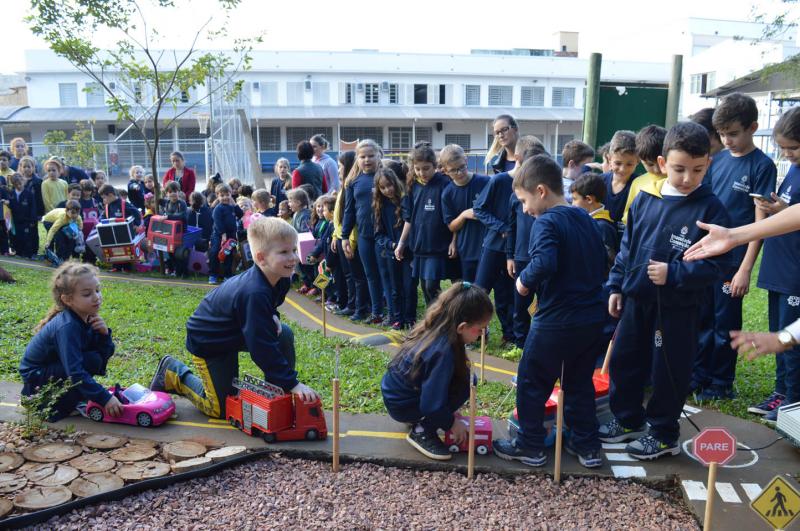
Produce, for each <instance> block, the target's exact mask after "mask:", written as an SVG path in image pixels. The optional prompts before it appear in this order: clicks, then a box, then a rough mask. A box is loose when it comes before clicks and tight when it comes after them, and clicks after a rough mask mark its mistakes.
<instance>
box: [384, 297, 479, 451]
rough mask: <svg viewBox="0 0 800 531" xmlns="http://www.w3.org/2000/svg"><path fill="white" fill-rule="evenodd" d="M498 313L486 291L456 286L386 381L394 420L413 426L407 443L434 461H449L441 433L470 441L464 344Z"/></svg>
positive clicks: (412, 337)
mask: <svg viewBox="0 0 800 531" xmlns="http://www.w3.org/2000/svg"><path fill="white" fill-rule="evenodd" d="M493 313H494V307H493V306H492V301H491V300H490V299H489V296H488V295H487V294H486V292H485V291H484V290H483V289H482V288H479V287H478V286H476V285H474V284H471V283H469V282H457V283H455V284H453V285H452V286H451V287H450V288H449V289H448V290H446V291H444V292H442V293H441V294H440V295H439V296H438V297H437V298H436V299H435V300H434V301H433V302H432V303H431V305H430V306H429V307H428V311H427V312H425V319H424V320H423V321H422V322H420V323H418V324H417V325H416V326H415V327H414V328H413V329H412V330H411V332H409V334H408V337H407V338H406V340H405V342H404V343H403V346H402V348H401V349H400V352H398V354H397V355H396V356H395V357H394V359H393V360H392V361H391V362H390V363H389V368H388V370H387V371H386V374H385V375H384V376H383V380H381V393H382V394H383V403H384V404H385V405H386V409H387V410H388V412H389V416H391V417H392V418H393V419H394V420H396V421H398V422H407V423H409V424H411V425H412V427H411V431H409V433H408V435H407V436H406V440H407V441H408V442H409V443H411V446H413V447H414V448H416V449H417V450H419V451H420V452H422V454H423V455H426V456H427V457H430V458H431V459H437V460H440V461H445V460H448V459H450V451H449V450H448V448H447V446H445V444H444V443H443V442H442V440H441V439H440V438H439V435H438V434H437V430H439V429H441V430H452V432H453V438H454V439H455V440H456V442H457V443H461V442H462V441H464V440H465V439H466V437H467V430H466V428H465V427H464V424H462V423H460V422H454V415H455V413H456V412H457V411H458V410H459V409H460V408H461V407H462V406H463V405H464V403H465V402H466V401H467V398H468V397H469V383H470V382H469V378H470V363H469V360H468V359H467V354H466V350H465V348H464V345H466V344H469V343H472V342H474V341H475V340H477V339H478V338H479V337H480V336H481V331H482V330H484V329H485V328H486V327H487V326H489V321H490V320H491V318H492V314H493Z"/></svg>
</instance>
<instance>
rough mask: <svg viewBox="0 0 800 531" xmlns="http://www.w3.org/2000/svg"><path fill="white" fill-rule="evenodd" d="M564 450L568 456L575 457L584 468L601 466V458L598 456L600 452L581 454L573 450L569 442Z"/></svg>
mask: <svg viewBox="0 0 800 531" xmlns="http://www.w3.org/2000/svg"><path fill="white" fill-rule="evenodd" d="M564 449H565V450H566V451H567V453H568V454H570V455H574V456H576V457H577V458H578V462H579V463H580V464H581V465H583V466H585V467H586V468H599V467H601V466H603V458H602V457H601V456H600V450H592V451H590V452H583V453H581V452H579V451H578V450H576V449H575V448H573V447H572V445H571V444H570V443H569V442H568V443H566V444H565V445H564Z"/></svg>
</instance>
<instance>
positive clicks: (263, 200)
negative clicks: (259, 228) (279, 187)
mask: <svg viewBox="0 0 800 531" xmlns="http://www.w3.org/2000/svg"><path fill="white" fill-rule="evenodd" d="M251 199H252V200H253V202H254V203H255V202H256V201H257V202H258V203H259V204H260V205H261V206H263V207H264V208H270V207H271V206H272V194H271V193H269V190H266V189H264V188H259V189H258V190H254V191H253V197H252V198H251Z"/></svg>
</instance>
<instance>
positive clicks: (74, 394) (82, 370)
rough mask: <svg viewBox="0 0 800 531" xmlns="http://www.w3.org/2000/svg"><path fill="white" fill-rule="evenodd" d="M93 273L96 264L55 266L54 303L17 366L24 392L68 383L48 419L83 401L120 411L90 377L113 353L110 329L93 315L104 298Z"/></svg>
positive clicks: (112, 412)
mask: <svg viewBox="0 0 800 531" xmlns="http://www.w3.org/2000/svg"><path fill="white" fill-rule="evenodd" d="M97 274H98V272H97V268H96V267H94V266H92V265H89V264H81V263H78V262H73V261H68V262H64V263H63V264H62V265H61V266H60V267H59V268H58V269H56V271H55V273H54V274H53V279H52V282H51V288H50V289H51V292H52V294H53V306H52V307H51V308H50V310H49V311H48V312H47V315H45V317H44V319H42V320H41V321H40V322H39V324H38V325H36V329H35V330H36V335H35V336H33V339H31V342H30V343H28V346H27V347H26V348H25V354H23V356H22V360H21V361H20V364H19V373H20V375H21V376H22V382H23V386H22V394H23V395H24V396H31V395H33V394H36V393H37V392H38V390H39V388H40V387H41V386H43V385H46V384H47V383H49V382H61V381H64V380H70V381H71V382H72V384H73V386H72V388H71V389H69V390H68V391H67V392H66V393H64V394H63V395H62V396H61V397H60V398H59V399H58V400H57V402H56V403H55V405H54V407H53V410H52V414H51V416H50V421H56V420H60V419H62V418H64V417H66V416H68V415H69V414H70V413H72V411H73V410H74V409H75V408H76V406H78V404H79V403H80V402H86V401H88V400H92V401H94V402H97V403H98V404H101V405H103V407H104V408H105V410H106V413H108V414H109V415H111V416H112V417H116V416H119V415H121V414H122V405H121V404H120V403H119V400H117V399H116V398H115V397H114V396H113V395H112V394H111V393H110V392H108V390H107V389H106V388H105V387H103V386H102V385H100V384H99V383H97V382H96V381H95V380H94V378H92V376H95V375H100V376H103V375H105V373H106V364H107V363H108V359H109V358H110V357H111V356H112V355H113V354H114V341H113V340H112V339H111V329H110V328H108V327H107V326H106V323H105V321H103V318H102V317H100V315H99V313H98V312H99V311H100V305H101V304H102V302H103V297H102V295H101V294H100V282H99V281H98V279H97Z"/></svg>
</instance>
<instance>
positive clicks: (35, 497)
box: [14, 485, 72, 511]
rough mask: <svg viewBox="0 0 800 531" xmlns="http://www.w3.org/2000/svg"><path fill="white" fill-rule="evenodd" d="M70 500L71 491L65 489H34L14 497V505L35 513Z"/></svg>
mask: <svg viewBox="0 0 800 531" xmlns="http://www.w3.org/2000/svg"><path fill="white" fill-rule="evenodd" d="M71 499H72V491H71V490H69V489H68V488H67V487H64V486H63V485H62V486H58V487H36V488H33V489H31V490H28V491H25V492H21V493H19V494H17V495H16V496H15V497H14V505H15V506H17V507H19V508H20V509H28V510H30V511H36V510H38V509H47V508H48V507H55V506H56V505H61V504H62V503H66V502H68V501H69V500H71Z"/></svg>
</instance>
